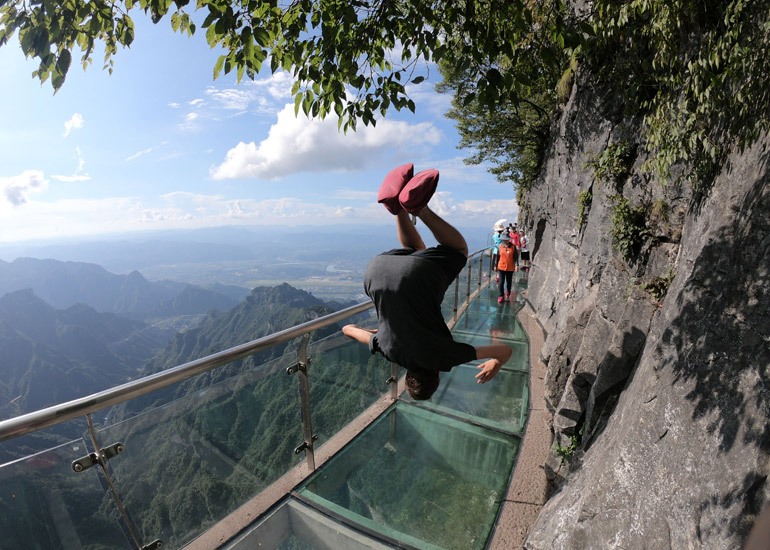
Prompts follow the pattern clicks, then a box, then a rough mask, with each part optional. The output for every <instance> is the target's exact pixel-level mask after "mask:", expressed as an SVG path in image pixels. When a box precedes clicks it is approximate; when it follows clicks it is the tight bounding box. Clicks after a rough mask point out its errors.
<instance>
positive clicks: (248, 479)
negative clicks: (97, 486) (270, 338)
mask: <svg viewBox="0 0 770 550" xmlns="http://www.w3.org/2000/svg"><path fill="white" fill-rule="evenodd" d="M289 348H291V349H294V350H296V345H291V346H289ZM296 362H297V356H296V352H291V353H288V354H287V355H285V356H283V357H280V358H278V359H275V360H272V361H270V362H267V363H265V364H262V365H255V366H253V365H251V364H249V363H248V362H247V361H243V362H237V363H239V364H235V363H234V364H231V365H229V366H227V367H224V368H223V369H220V370H218V371H211V372H209V373H205V374H202V375H200V376H198V377H194V378H191V379H190V380H187V381H185V382H183V383H180V384H178V385H176V386H175V387H173V388H170V391H169V392H165V393H167V394H168V393H172V394H173V395H175V396H177V397H176V399H174V400H172V401H170V402H168V395H164V396H163V397H162V399H161V401H162V402H164V403H165V404H163V405H160V406H153V405H152V399H153V394H149V395H147V396H145V397H144V398H143V400H142V401H143V403H142V407H138V406H137V404H132V403H131V402H128V403H126V404H124V405H125V406H122V407H115V408H113V409H112V410H111V411H110V413H109V418H110V419H111V420H112V421H116V422H115V423H114V424H112V425H110V426H108V427H106V428H103V429H101V430H100V431H99V439H100V440H101V441H100V443H101V444H102V445H109V444H112V443H113V442H115V441H121V442H123V444H124V446H125V451H124V452H123V454H122V455H120V456H119V457H116V458H114V459H113V460H112V461H111V466H112V469H113V471H114V476H115V479H116V482H117V486H118V488H119V490H120V491H121V493H122V495H123V498H124V500H125V504H126V507H127V508H128V509H129V510H130V511H131V512H132V514H133V515H134V518H135V520H136V523H137V525H138V528H139V530H140V532H141V534H142V537H143V539H144V540H145V541H153V540H156V539H159V540H161V541H163V543H164V545H165V546H166V547H171V548H178V547H181V546H182V545H184V544H185V543H187V542H189V541H191V540H192V539H194V538H195V537H196V536H198V535H199V534H200V533H201V532H203V531H204V530H205V529H207V528H208V527H209V526H210V525H212V524H214V523H215V522H217V521H219V520H220V519H222V518H223V517H224V516H226V515H228V514H229V513H231V512H233V511H234V510H235V509H236V508H238V507H239V506H241V505H242V504H243V503H245V502H246V501H247V500H249V499H250V498H251V497H253V496H254V495H256V494H257V493H259V492H260V491H262V490H263V489H264V488H265V487H267V486H268V485H269V484H271V483H272V482H274V481H275V480H276V479H278V478H279V477H280V476H282V475H283V474H285V473H286V472H287V471H288V470H289V469H291V468H292V467H294V466H295V465H296V464H298V462H300V461H301V460H303V459H304V455H303V454H301V453H300V454H295V453H294V449H295V448H296V447H297V446H298V445H300V444H301V443H302V441H303V430H302V425H301V414H300V397H299V395H300V394H299V382H298V379H297V375H296V374H295V375H289V374H287V368H288V367H290V366H292V365H294V364H296ZM156 393H158V392H156ZM160 393H163V392H160ZM121 418H124V419H122V420H120V421H117V420H119V419H121Z"/></svg>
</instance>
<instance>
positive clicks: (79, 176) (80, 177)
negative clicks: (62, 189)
mask: <svg viewBox="0 0 770 550" xmlns="http://www.w3.org/2000/svg"><path fill="white" fill-rule="evenodd" d="M75 158H76V159H77V166H76V167H75V172H73V173H72V175H70V176H63V175H52V176H51V179H55V180H57V181H63V182H67V183H70V182H77V181H88V180H90V179H91V176H89V175H88V174H86V173H85V172H84V169H85V166H86V161H85V159H84V158H83V155H82V154H81V153H80V147H75Z"/></svg>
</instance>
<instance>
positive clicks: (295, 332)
mask: <svg viewBox="0 0 770 550" xmlns="http://www.w3.org/2000/svg"><path fill="white" fill-rule="evenodd" d="M372 307H374V304H373V303H372V302H364V303H361V304H358V305H355V306H351V307H348V308H345V309H343V310H340V311H337V312H335V313H331V314H329V315H325V316H324V317H319V318H318V319H313V320H312V321H308V322H307V323H302V324H301V325H297V326H295V327H291V328H288V329H286V330H282V331H280V332H275V333H273V334H270V335H268V336H264V337H262V338H259V339H257V340H252V341H251V342H246V343H245V344H240V345H238V346H234V347H232V348H229V349H226V350H224V351H220V352H217V353H213V354H211V355H207V356H206V357H202V358H200V359H196V360H194V361H190V362H188V363H184V364H182V365H177V366H176V367H172V368H170V369H166V370H164V371H161V372H158V373H155V374H151V375H150V376H145V377H144V378H140V379H139V380H132V381H131V382H126V383H125V384H121V385H120V386H115V387H112V388H110V389H108V390H104V391H101V392H98V393H94V394H91V395H88V396H86V397H81V398H78V399H73V400H72V401H68V402H66V403H59V404H58V405H53V406H51V407H48V408H45V409H40V410H38V411H34V412H31V413H27V414H23V415H21V416H17V417H14V418H10V419H8V420H3V421H2V422H0V441H5V440H7V439H11V438H14V437H17V436H20V435H24V434H28V433H31V432H34V431H37V430H40V429H42V428H47V427H49V426H53V425H55V424H60V423H62V422H65V421H67V420H72V419H73V418H78V417H80V416H84V415H86V414H89V413H92V412H94V411H98V410H100V409H103V408H105V407H109V406H112V405H117V404H118V403H123V402H124V401H128V400H130V399H133V398H135V397H139V396H142V395H145V394H147V393H149V392H152V391H155V390H159V389H162V388H165V387H166V386H170V385H171V384H175V383H177V382H182V381H184V380H187V379H188V378H192V377H193V376H196V375H198V374H201V373H203V372H206V371H209V370H212V369H214V368H216V367H219V366H222V365H225V364H227V363H230V362H232V361H235V360H237V359H241V358H243V357H247V356H249V355H252V354H254V353H256V352H258V351H260V350H262V349H265V348H268V347H270V346H273V345H275V344H280V343H283V342H288V341H289V340H292V339H294V338H297V337H299V336H303V335H305V334H307V333H309V332H312V331H314V330H317V329H320V328H324V327H327V326H329V325H331V324H333V323H336V322H337V321H340V320H342V319H346V318H347V317H351V316H353V315H357V314H359V313H363V312H364V311H366V310H368V309H370V308H372Z"/></svg>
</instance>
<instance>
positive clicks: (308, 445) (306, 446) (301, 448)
mask: <svg viewBox="0 0 770 550" xmlns="http://www.w3.org/2000/svg"><path fill="white" fill-rule="evenodd" d="M317 439H318V436H317V435H314V436H313V437H312V440H313V441H316V440H317ZM312 448H313V443H312V442H311V443H308V442H307V441H303V442H302V445H300V446H299V447H297V448H296V449H294V454H295V455H298V454H299V453H301V452H302V451H304V450H305V449H312Z"/></svg>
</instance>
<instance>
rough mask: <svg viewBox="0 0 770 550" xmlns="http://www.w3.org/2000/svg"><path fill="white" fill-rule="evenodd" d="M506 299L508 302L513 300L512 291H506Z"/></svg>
mask: <svg viewBox="0 0 770 550" xmlns="http://www.w3.org/2000/svg"><path fill="white" fill-rule="evenodd" d="M505 301H506V302H510V301H511V293H510V292H506V293H505Z"/></svg>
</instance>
